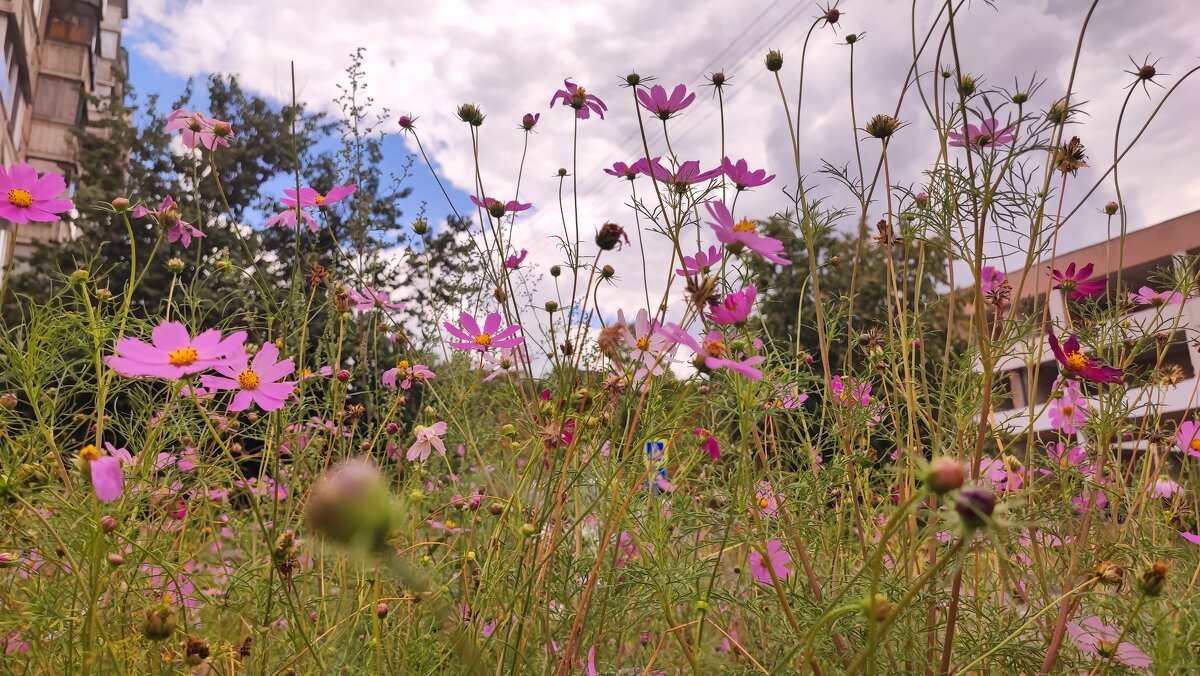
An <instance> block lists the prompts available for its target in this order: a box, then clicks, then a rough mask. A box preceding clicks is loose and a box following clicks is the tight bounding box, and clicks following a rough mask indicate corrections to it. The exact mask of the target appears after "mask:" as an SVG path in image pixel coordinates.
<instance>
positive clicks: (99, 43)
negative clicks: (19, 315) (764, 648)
mask: <svg viewBox="0 0 1200 676" xmlns="http://www.w3.org/2000/svg"><path fill="white" fill-rule="evenodd" d="M127 3H128V0H0V33H2V34H3V37H4V71H3V72H2V73H0V99H2V105H0V163H3V164H4V165H11V164H15V163H18V162H27V163H29V164H31V165H33V166H34V167H35V168H36V169H37V170H38V171H41V172H44V171H56V172H59V173H62V174H63V175H64V176H66V177H67V182H68V184H70V183H71V179H72V177H73V176H74V175H75V173H76V162H75V157H76V155H75V139H74V131H75V129H77V128H79V127H81V126H83V125H86V124H87V121H88V119H89V117H90V116H94V115H96V114H97V111H96V110H95V109H94V108H93V107H91V106H89V104H88V101H89V95H92V96H107V95H108V94H110V93H112V92H113V91H114V90H115V89H116V88H118V87H120V86H121V82H122V78H121V77H120V74H121V73H124V72H127V70H128V66H129V58H128V54H127V53H126V51H125V49H124V48H123V47H122V45H121V25H122V22H123V20H124V19H125V18H126V17H128V16H129V8H128V4H127ZM118 93H120V92H119V91H118ZM73 235H74V233H73V232H72V229H71V226H70V224H69V223H67V222H65V221H57V222H54V223H26V224H23V225H21V226H20V227H14V226H13V224H11V223H0V262H2V263H3V264H4V265H5V267H6V268H7V266H8V265H9V264H10V261H12V260H14V257H15V259H17V260H19V259H20V258H21V257H22V255H23V254H24V253H27V252H28V251H29V250H30V249H31V248H32V246H33V243H34V242H37V241H43V242H45V241H50V242H54V241H66V240H68V239H70V238H71V237H72V236H73ZM14 255H15V256H14Z"/></svg>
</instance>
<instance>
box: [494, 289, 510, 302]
mask: <svg viewBox="0 0 1200 676" xmlns="http://www.w3.org/2000/svg"><path fill="white" fill-rule="evenodd" d="M492 298H495V299H496V300H497V301H498V302H500V303H503V302H505V301H507V300H508V292H507V291H505V290H504V287H502V286H497V287H496V288H494V289H492Z"/></svg>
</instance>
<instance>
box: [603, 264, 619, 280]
mask: <svg viewBox="0 0 1200 676" xmlns="http://www.w3.org/2000/svg"><path fill="white" fill-rule="evenodd" d="M615 274H617V271H616V270H615V269H614V268H613V266H611V265H605V266H604V267H602V268H600V279H612V278H613V275H615Z"/></svg>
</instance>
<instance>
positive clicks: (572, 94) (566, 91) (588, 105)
mask: <svg viewBox="0 0 1200 676" xmlns="http://www.w3.org/2000/svg"><path fill="white" fill-rule="evenodd" d="M563 87H564V88H563V89H560V90H558V91H556V92H554V96H553V97H551V99H550V107H551V108H553V107H554V104H555V103H558V102H559V101H562V104H563V105H564V106H570V107H571V108H574V109H575V117H576V118H577V119H580V120H586V119H588V118H589V117H591V116H592V113H595V114H597V115H599V116H600V119H601V120H603V119H604V111H606V110H608V106H606V105H604V102H603V101H601V100H600V99H599V97H597V96H596V95H595V94H589V93H587V90H586V89H584V88H583V87H580V86H579V85H577V84H575V83H574V82H571V80H570V79H569V78H568V79H566V80H563Z"/></svg>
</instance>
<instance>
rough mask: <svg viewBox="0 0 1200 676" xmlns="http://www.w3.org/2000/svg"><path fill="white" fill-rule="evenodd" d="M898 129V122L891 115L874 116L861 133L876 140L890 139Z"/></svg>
mask: <svg viewBox="0 0 1200 676" xmlns="http://www.w3.org/2000/svg"><path fill="white" fill-rule="evenodd" d="M899 129H900V120H898V119H896V118H895V117H893V116H891V115H876V116H875V117H872V118H871V120H870V121H869V122H867V126H866V127H864V128H863V131H865V132H867V134H869V135H871V136H874V137H875V138H877V139H888V138H891V136H892V134H895V133H896V131H897V130H899Z"/></svg>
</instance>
